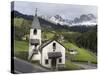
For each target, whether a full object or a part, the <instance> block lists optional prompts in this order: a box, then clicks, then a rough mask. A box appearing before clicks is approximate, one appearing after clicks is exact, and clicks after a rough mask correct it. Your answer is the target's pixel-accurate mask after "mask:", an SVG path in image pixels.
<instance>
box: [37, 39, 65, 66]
mask: <svg viewBox="0 0 100 75" xmlns="http://www.w3.org/2000/svg"><path fill="white" fill-rule="evenodd" d="M39 50H40V52H41V65H43V66H45V67H48V68H51V67H55V68H56V67H59V66H64V64H65V48H64V47H63V45H62V44H60V43H59V42H57V41H56V40H50V41H47V42H46V43H44V44H43V45H42V46H40V48H39Z"/></svg>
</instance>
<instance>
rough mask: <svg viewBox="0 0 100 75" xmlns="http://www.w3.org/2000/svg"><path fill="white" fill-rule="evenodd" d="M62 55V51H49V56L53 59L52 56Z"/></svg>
mask: <svg viewBox="0 0 100 75" xmlns="http://www.w3.org/2000/svg"><path fill="white" fill-rule="evenodd" d="M61 56H62V54H61V52H49V53H48V57H49V58H50V59H52V58H59V57H61Z"/></svg>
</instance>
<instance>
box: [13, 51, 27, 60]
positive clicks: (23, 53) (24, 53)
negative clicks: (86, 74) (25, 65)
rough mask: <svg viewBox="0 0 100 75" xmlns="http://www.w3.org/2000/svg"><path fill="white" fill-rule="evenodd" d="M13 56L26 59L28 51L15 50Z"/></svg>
mask: <svg viewBox="0 0 100 75" xmlns="http://www.w3.org/2000/svg"><path fill="white" fill-rule="evenodd" d="M14 54H15V57H18V58H20V59H23V60H28V52H27V51H18V52H15V53H14Z"/></svg>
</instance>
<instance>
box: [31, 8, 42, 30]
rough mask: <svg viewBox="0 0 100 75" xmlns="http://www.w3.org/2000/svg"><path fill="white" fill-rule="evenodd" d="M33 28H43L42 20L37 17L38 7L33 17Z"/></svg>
mask: <svg viewBox="0 0 100 75" xmlns="http://www.w3.org/2000/svg"><path fill="white" fill-rule="evenodd" d="M32 28H34V29H35V28H37V29H41V26H40V22H39V19H38V17H37V8H36V10H35V16H34V18H33V22H32Z"/></svg>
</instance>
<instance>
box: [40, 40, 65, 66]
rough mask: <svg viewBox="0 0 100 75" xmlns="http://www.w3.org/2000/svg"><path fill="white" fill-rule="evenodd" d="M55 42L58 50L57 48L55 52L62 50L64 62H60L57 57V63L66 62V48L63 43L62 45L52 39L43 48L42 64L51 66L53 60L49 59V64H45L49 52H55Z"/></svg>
mask: <svg viewBox="0 0 100 75" xmlns="http://www.w3.org/2000/svg"><path fill="white" fill-rule="evenodd" d="M54 42H55V43H56V50H55V52H61V53H62V57H61V59H62V63H59V62H58V59H57V64H65V48H64V47H63V46H62V45H60V44H59V43H58V42H56V41H52V42H51V43H50V44H48V45H47V46H46V47H44V48H43V50H42V57H41V58H42V63H41V64H42V65H43V66H45V67H48V68H50V67H51V60H50V59H49V64H48V65H47V64H45V59H48V52H53V46H52V44H53V43H54Z"/></svg>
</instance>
